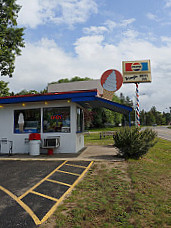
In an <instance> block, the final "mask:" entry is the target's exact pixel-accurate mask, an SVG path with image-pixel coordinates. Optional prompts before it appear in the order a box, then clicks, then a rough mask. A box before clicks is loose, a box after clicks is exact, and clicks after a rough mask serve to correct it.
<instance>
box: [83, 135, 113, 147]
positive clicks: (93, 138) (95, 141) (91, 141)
mask: <svg viewBox="0 0 171 228" xmlns="http://www.w3.org/2000/svg"><path fill="white" fill-rule="evenodd" d="M84 143H85V145H86V146H88V145H101V146H105V145H109V144H114V141H113V136H106V137H105V138H103V137H102V139H100V132H99V133H91V134H89V135H85V136H84Z"/></svg>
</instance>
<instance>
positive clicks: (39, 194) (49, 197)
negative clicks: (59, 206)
mask: <svg viewBox="0 0 171 228" xmlns="http://www.w3.org/2000/svg"><path fill="white" fill-rule="evenodd" d="M30 193H33V194H35V195H38V196H42V197H44V198H47V199H50V200H53V201H56V202H57V201H58V199H57V198H54V197H51V196H48V195H44V194H42V193H40V192H35V191H31V192H30Z"/></svg>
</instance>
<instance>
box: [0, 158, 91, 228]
mask: <svg viewBox="0 0 171 228" xmlns="http://www.w3.org/2000/svg"><path fill="white" fill-rule="evenodd" d="M91 164H92V162H90V161H55V162H51V161H0V199H1V203H0V227H1V228H15V227H19V228H20V227H27V228H29V227H32V228H33V227H36V225H39V224H41V223H43V222H44V221H46V220H47V219H48V217H49V216H50V215H51V214H52V213H53V212H54V211H55V209H56V207H57V206H58V204H59V203H60V202H61V201H62V200H63V198H64V197H65V196H66V195H67V194H68V193H69V192H70V191H71V190H72V188H73V187H74V186H75V185H76V184H77V182H78V181H79V180H80V179H81V178H82V177H83V176H84V174H85V173H86V172H87V170H88V169H89V168H90V166H91Z"/></svg>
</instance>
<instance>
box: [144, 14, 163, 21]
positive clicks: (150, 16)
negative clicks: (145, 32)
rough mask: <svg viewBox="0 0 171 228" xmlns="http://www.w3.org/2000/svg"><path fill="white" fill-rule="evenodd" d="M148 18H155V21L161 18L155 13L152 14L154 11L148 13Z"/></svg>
mask: <svg viewBox="0 0 171 228" xmlns="http://www.w3.org/2000/svg"><path fill="white" fill-rule="evenodd" d="M146 16H147V18H148V19H150V20H153V21H156V22H158V21H160V20H159V18H158V17H157V16H156V15H155V14H152V13H147V15H146Z"/></svg>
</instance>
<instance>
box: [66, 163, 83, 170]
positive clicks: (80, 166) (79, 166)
mask: <svg viewBox="0 0 171 228" xmlns="http://www.w3.org/2000/svg"><path fill="white" fill-rule="evenodd" d="M65 165H68V166H73V167H78V168H83V169H86V168H87V166H82V165H75V164H65Z"/></svg>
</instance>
